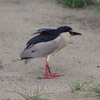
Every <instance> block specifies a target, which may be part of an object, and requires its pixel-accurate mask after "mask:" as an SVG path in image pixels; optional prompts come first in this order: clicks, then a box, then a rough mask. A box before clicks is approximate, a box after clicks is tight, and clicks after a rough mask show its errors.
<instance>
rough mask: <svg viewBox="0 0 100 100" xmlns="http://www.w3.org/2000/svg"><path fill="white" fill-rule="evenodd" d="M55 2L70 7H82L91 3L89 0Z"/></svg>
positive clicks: (58, 0)
mask: <svg viewBox="0 0 100 100" xmlns="http://www.w3.org/2000/svg"><path fill="white" fill-rule="evenodd" d="M57 2H59V3H61V4H63V5H64V6H69V7H71V8H82V7H87V6H88V5H90V4H92V2H90V1H89V0H57Z"/></svg>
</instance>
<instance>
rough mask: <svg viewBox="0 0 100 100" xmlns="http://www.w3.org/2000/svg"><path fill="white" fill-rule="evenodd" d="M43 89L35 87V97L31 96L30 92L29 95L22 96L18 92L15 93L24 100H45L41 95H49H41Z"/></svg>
mask: <svg viewBox="0 0 100 100" xmlns="http://www.w3.org/2000/svg"><path fill="white" fill-rule="evenodd" d="M43 87H44V86H43ZM43 87H42V88H41V89H39V88H38V87H37V91H36V93H35V95H33V93H32V92H31V91H30V93H24V94H23V93H20V92H16V93H17V94H19V95H20V96H22V97H23V98H24V99H25V100H47V99H43V98H41V96H42V95H46V94H49V93H42V90H43Z"/></svg>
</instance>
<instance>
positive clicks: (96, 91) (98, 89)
mask: <svg viewBox="0 0 100 100" xmlns="http://www.w3.org/2000/svg"><path fill="white" fill-rule="evenodd" d="M90 92H92V93H93V94H94V95H95V96H100V85H99V84H97V85H95V87H93V88H92V89H91V90H90Z"/></svg>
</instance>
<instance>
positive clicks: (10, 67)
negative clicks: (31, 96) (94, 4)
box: [0, 0, 100, 100]
mask: <svg viewBox="0 0 100 100" xmlns="http://www.w3.org/2000/svg"><path fill="white" fill-rule="evenodd" d="M62 25H68V26H71V27H72V28H73V30H74V31H77V32H80V33H82V36H76V37H72V38H71V42H70V44H69V45H68V46H67V47H65V48H64V49H62V50H61V51H59V52H58V53H57V54H56V55H54V56H52V58H51V60H50V66H51V70H52V72H53V73H58V74H63V75H64V76H62V77H59V78H57V79H44V80H39V79H38V77H41V76H43V75H44V73H45V70H44V62H45V59H44V58H38V59H33V60H31V62H30V63H29V64H28V65H25V64H24V61H16V59H19V58H20V57H19V54H20V53H21V52H22V50H23V49H24V48H25V45H26V42H27V41H28V40H29V39H30V38H32V37H33V36H32V35H31V34H32V33H34V32H35V30H34V29H36V28H42V27H54V28H56V27H59V26H62ZM0 65H2V66H3V68H0V100H24V99H23V98H22V97H21V96H19V95H18V94H16V93H12V92H9V91H17V92H18V91H19V92H21V93H25V92H28V93H29V92H30V90H31V91H33V93H35V92H36V89H37V87H40V88H41V87H42V86H43V85H44V84H45V86H44V89H43V92H46V93H54V94H49V95H46V96H43V98H48V100H91V98H84V97H83V96H82V95H79V94H78V95H75V96H74V98H73V94H72V93H71V88H70V86H69V83H71V82H73V81H74V82H76V81H93V82H94V83H95V84H99V83H100V68H98V67H97V66H100V15H99V14H96V13H95V9H94V8H89V9H74V10H73V9H69V8H63V7H62V6H61V5H59V4H57V3H56V2H54V0H0ZM94 100H95V99H94Z"/></svg>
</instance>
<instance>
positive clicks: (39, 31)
mask: <svg viewBox="0 0 100 100" xmlns="http://www.w3.org/2000/svg"><path fill="white" fill-rule="evenodd" d="M46 30H53V28H40V29H38V30H37V32H35V33H33V34H32V35H35V34H40V33H42V32H44V31H46Z"/></svg>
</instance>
